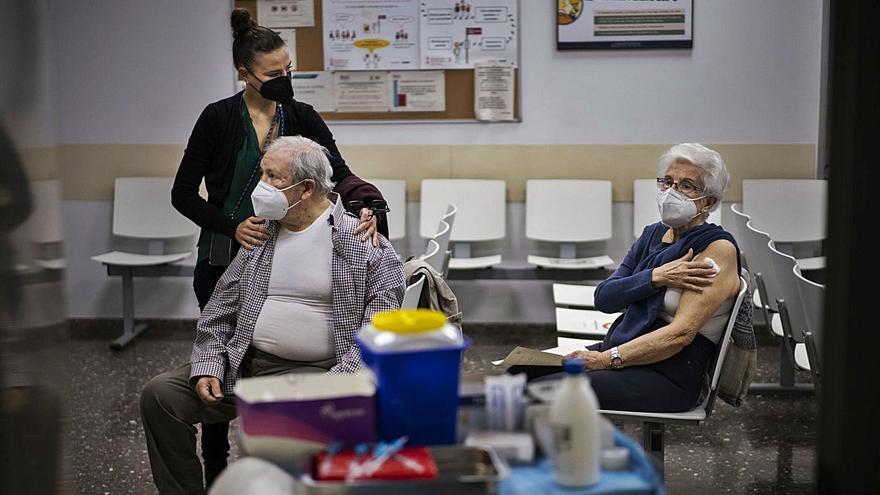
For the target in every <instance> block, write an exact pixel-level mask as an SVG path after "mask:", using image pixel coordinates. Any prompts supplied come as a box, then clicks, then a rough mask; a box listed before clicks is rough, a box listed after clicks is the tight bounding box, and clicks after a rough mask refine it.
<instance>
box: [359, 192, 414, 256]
mask: <svg viewBox="0 0 880 495" xmlns="http://www.w3.org/2000/svg"><path fill="white" fill-rule="evenodd" d="M364 180H365V181H367V182H369V183H370V184H373V185H374V186H376V189H378V190H379V192H381V193H382V196H383V197H384V198H385V202H386V203H388V209H389V210H390V211H389V212H388V213H387V214H386V219H387V221H388V239H389V240H392V241H394V240H397V239H403V238H404V237H406V181H405V180H398V179H364Z"/></svg>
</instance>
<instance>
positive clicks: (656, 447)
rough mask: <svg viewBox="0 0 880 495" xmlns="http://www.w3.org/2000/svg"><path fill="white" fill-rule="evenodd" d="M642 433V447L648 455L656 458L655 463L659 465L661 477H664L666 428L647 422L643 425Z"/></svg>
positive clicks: (659, 424) (661, 424) (660, 424)
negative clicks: (664, 438)
mask: <svg viewBox="0 0 880 495" xmlns="http://www.w3.org/2000/svg"><path fill="white" fill-rule="evenodd" d="M642 427H643V431H642V446H643V447H644V448H645V452H647V453H648V455H650V456H651V457H653V458H654V461H656V462H657V465H658V467H659V470H660V475H661V476H662V475H663V458H664V455H663V448H664V446H663V434H664V427H663V423H650V422H645V423H644V424H643V425H642Z"/></svg>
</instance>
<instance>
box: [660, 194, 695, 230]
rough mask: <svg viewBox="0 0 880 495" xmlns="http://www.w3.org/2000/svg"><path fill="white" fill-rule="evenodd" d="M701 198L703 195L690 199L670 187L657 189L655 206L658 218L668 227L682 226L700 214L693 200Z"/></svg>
mask: <svg viewBox="0 0 880 495" xmlns="http://www.w3.org/2000/svg"><path fill="white" fill-rule="evenodd" d="M703 198H705V196H700V197H699V198H694V199H690V198H688V197H687V196H685V195H684V194H681V193H680V192H678V191H676V190H675V189H673V188H671V187H670V188H669V189H667V190H665V191H659V192H658V193H657V208H658V209H659V210H660V220H661V221H662V222H663V225H666V226H668V227H672V228H678V227H684V226H685V225H687V224H688V222H690V221H691V220H693V219H694V218H695V217H696V216H697V215H699V214H700V213H699V212H698V211H697V204H696V203H695V202H694V201H697V200H699V199H703Z"/></svg>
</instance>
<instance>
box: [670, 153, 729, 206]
mask: <svg viewBox="0 0 880 495" xmlns="http://www.w3.org/2000/svg"><path fill="white" fill-rule="evenodd" d="M675 162H686V163H690V164H692V165H695V166H697V167H699V168H700V169H701V170H702V172H703V173H702V179H703V187H704V188H705V190H704V191H703V195H705V196H709V197H712V198H716V199H717V200H718V201H716V202H715V204H714V205H713V206H712V208H711V209H710V211H712V210H715V209H717V208H718V207H719V206H720V205H721V199H722V198H723V197H724V193H725V191H727V189H728V187H730V172H728V171H727V165H726V164H725V163H724V160H723V159H722V158H721V155H719V154H718V152H717V151H715V150H712V149H709V148H707V147H705V146H703V145H702V144H700V143H682V144H676V145H675V146H673V147H671V148H669V149H668V150H666V152H665V153H663V154H662V155H660V163H659V164H658V166H657V177H663V176H664V175H666V171H667V170H669V166H670V165H672V164H673V163H675Z"/></svg>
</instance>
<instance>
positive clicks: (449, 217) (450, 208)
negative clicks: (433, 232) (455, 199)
mask: <svg viewBox="0 0 880 495" xmlns="http://www.w3.org/2000/svg"><path fill="white" fill-rule="evenodd" d="M456 212H458V207H457V206H455V205H454V204H449V205H447V206H446V214H444V215H443V218H442V220H443V221H444V222H446V223H447V224H449V233H450V235H452V226H453V225H454V224H455V213H456ZM438 242H439V241H438ZM440 249H442V250H443V272H442V274H443V278H444V279H445V278H446V276H447V275H448V274H449V260H450V259H452V250H451V249H450V248H449V239H446V242H445V244H444V243H440Z"/></svg>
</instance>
